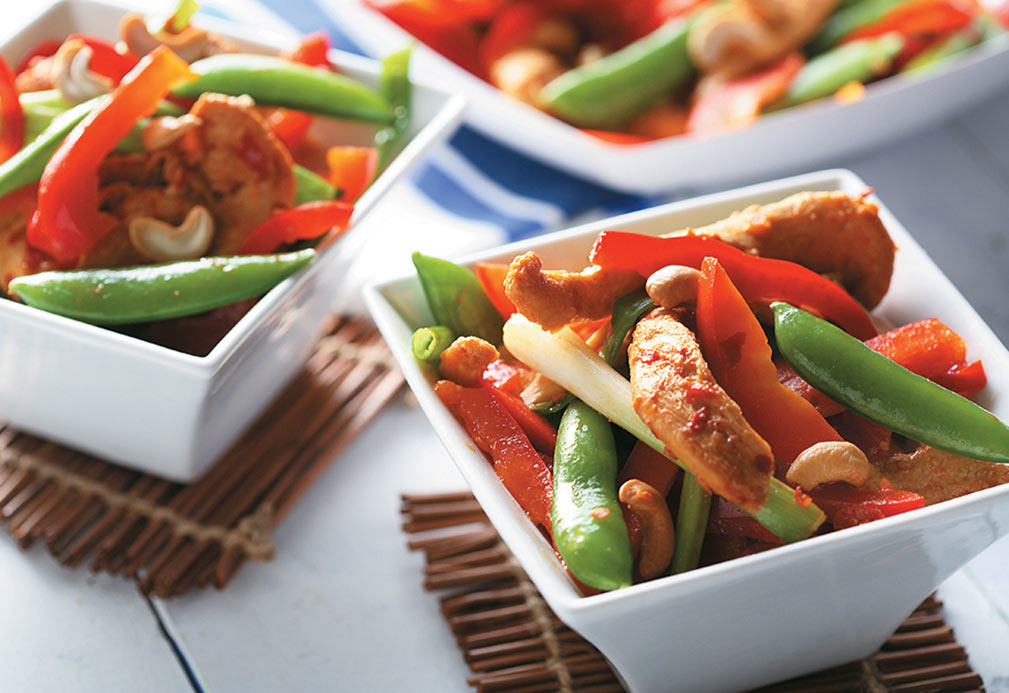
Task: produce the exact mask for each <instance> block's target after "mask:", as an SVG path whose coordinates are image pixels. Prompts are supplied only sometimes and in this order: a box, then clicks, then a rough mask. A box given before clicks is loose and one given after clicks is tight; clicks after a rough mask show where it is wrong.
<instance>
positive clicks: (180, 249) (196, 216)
mask: <svg viewBox="0 0 1009 693" xmlns="http://www.w3.org/2000/svg"><path fill="white" fill-rule="evenodd" d="M129 235H130V243H132V244H133V247H134V248H136V249H137V251H138V252H139V253H140V254H141V255H143V256H144V257H146V258H148V259H150V260H154V261H155V262H172V261H175V260H191V259H193V258H198V257H200V256H202V255H203V254H204V253H205V252H207V248H209V247H210V241H212V240H213V238H214V218H213V217H212V216H211V215H210V210H208V209H207V208H206V207H204V206H202V205H195V206H194V207H193V208H192V209H190V210H189V213H188V214H186V218H185V219H183V221H182V223H181V224H179V225H178V226H172V225H171V224H167V223H165V222H163V221H161V220H160V219H154V218H152V217H136V218H134V219H132V220H131V221H130V226H129Z"/></svg>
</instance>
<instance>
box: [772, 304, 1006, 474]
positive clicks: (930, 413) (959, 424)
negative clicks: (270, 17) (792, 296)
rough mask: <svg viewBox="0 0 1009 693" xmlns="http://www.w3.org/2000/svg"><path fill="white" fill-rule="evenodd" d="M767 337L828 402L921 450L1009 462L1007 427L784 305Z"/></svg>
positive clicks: (774, 306) (776, 307) (778, 309)
mask: <svg viewBox="0 0 1009 693" xmlns="http://www.w3.org/2000/svg"><path fill="white" fill-rule="evenodd" d="M771 308H772V310H773V312H774V336H775V339H776V340H777V343H778V349H779V350H780V351H781V355H782V356H784V357H785V360H786V361H788V363H789V365H791V366H792V368H794V369H795V372H796V373H798V374H799V375H801V376H802V377H803V378H804V379H805V380H806V381H807V382H808V383H809V384H810V385H812V386H813V387H815V388H816V389H817V390H820V391H821V392H823V393H824V394H825V395H827V396H828V397H830V398H831V399H833V400H835V401H837V402H840V403H841V404H843V405H845V406H846V407H848V408H849V409H851V410H852V411H854V412H855V413H857V414H860V415H861V416H864V417H865V418H867V419H870V420H872V421H875V422H877V423H879V424H882V425H883V426H885V427H887V428H889V429H890V430H891V431H895V432H897V433H900V434H901V435H904V436H907V437H908V438H911V439H912V440H916V441H918V442H920V443H925V444H927V445H931V446H932V447H935V448H939V449H940V450H946V451H948V452H952V453H956V454H958V455H963V456H964V457H970V458H973V459H978V460H987V461H989V462H1009V426H1006V425H1005V424H1004V423H1002V422H1001V421H999V420H998V419H997V418H995V416H994V415H992V414H991V413H989V412H987V411H985V410H984V409H982V408H981V407H979V406H978V405H976V404H974V403H973V402H971V401H970V400H969V399H966V398H964V397H961V396H960V395H958V394H956V393H955V392H951V391H950V390H947V389H946V388H944V387H942V386H940V385H936V384H935V383H933V382H932V381H931V380H927V379H926V378H922V377H921V376H919V375H915V374H914V373H912V372H911V371H909V370H907V369H906V368H904V367H903V366H900V365H898V364H896V363H894V362H893V361H891V360H890V359H888V358H886V357H885V356H883V355H882V354H879V353H877V352H875V351H873V350H872V349H870V348H869V347H867V346H865V344H863V343H862V342H860V341H858V340H857V339H855V338H854V337H852V336H850V335H848V334H847V333H845V332H844V331H843V330H841V329H839V328H837V327H835V326H834V325H831V324H830V323H828V322H826V321H824V320H821V319H819V318H817V317H814V316H813V315H811V314H809V313H807V312H805V311H803V310H799V309H798V308H795V307H793V306H791V305H789V304H787V303H772V304H771Z"/></svg>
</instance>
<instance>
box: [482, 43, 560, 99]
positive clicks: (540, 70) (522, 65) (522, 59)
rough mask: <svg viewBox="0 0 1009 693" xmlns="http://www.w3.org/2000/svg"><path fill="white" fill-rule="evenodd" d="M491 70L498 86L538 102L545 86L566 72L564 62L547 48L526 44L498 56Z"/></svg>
mask: <svg viewBox="0 0 1009 693" xmlns="http://www.w3.org/2000/svg"><path fill="white" fill-rule="evenodd" d="M489 72H490V81H491V83H492V84H494V86H496V87H497V88H498V89H500V90H501V91H503V92H505V93H506V94H509V95H511V96H514V97H515V98H516V99H519V100H520V101H525V102H526V103H528V104H532V105H533V106H536V105H538V104H539V102H540V92H541V91H542V89H543V87H544V86H546V84H547V83H548V82H550V81H552V80H553V79H554V78H555V77H559V76H560V75H561V74H562V73H563V72H564V65H563V64H562V63H561V61H560V59H559V58H558V57H557V56H556V55H554V54H553V53H551V52H550V51H548V50H546V49H544V48H538V47H536V46H523V47H522V48H518V49H516V50H513V51H512V52H510V53H506V54H505V55H503V56H501V57H500V58H498V59H497V60H495V61H494V63H493V64H492V65H491V66H490V70H489Z"/></svg>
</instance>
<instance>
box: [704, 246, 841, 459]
mask: <svg viewBox="0 0 1009 693" xmlns="http://www.w3.org/2000/svg"><path fill="white" fill-rule="evenodd" d="M697 338H698V341H699V342H700V345H701V352H702V353H703V354H704V359H705V361H707V362H708V366H709V367H710V368H711V373H712V375H714V376H715V380H716V381H717V382H718V384H719V385H721V386H722V388H724V389H725V391H726V392H727V393H728V394H729V397H731V398H732V399H733V400H734V401H735V402H736V404H738V405H739V407H740V409H742V410H743V416H744V417H746V420H747V422H749V424H750V425H751V426H753V428H754V430H755V431H756V432H757V433H759V434H760V437H761V438H763V439H764V440H766V441H767V444H768V445H770V446H771V450H772V451H773V452H774V457H775V459H776V460H777V472H778V475H779V476H783V475H784V473H785V472H786V471H788V466H789V465H790V464H791V462H792V460H794V459H795V458H796V457H797V456H798V455H799V453H800V452H802V451H803V450H805V449H806V448H808V447H809V446H810V445H814V444H816V443H822V442H824V441H828V440H838V441H839V440H841V436H839V435H838V434H837V431H835V430H834V429H833V428H831V427H830V424H828V423H827V421H826V420H825V419H824V418H823V417H822V416H820V414H818V413H817V411H816V409H815V408H814V407H813V405H812V404H810V403H809V402H807V401H806V400H804V399H803V398H802V397H801V396H800V395H798V394H796V393H795V392H793V391H792V390H790V389H788V388H787V387H785V386H784V385H782V384H781V383H779V382H778V371H777V368H775V366H774V362H773V360H772V353H771V347H770V345H769V344H768V343H767V337H766V335H765V334H764V330H763V329H762V328H761V327H760V322H759V321H758V320H757V317H756V316H755V315H754V314H753V311H751V310H750V307H749V306H748V305H747V304H746V299H744V298H743V296H742V295H741V294H740V293H739V291H738V290H737V289H736V287H735V286H733V284H732V281H731V280H730V279H729V275H727V274H726V273H725V270H723V269H722V267H721V266H720V265H719V264H718V260H716V259H715V258H713V257H708V258H705V259H704V262H703V263H702V264H701V279H700V282H699V284H698V288H697Z"/></svg>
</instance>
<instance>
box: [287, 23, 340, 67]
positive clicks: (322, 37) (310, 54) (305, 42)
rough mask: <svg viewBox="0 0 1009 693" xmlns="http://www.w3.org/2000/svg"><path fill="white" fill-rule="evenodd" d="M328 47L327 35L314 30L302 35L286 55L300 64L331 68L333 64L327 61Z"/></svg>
mask: <svg viewBox="0 0 1009 693" xmlns="http://www.w3.org/2000/svg"><path fill="white" fill-rule="evenodd" d="M329 48H330V46H329V37H328V36H327V35H326V32H324V31H316V32H315V33H312V34H307V35H305V36H302V37H301V40H300V41H298V45H297V46H296V47H295V48H294V50H292V51H291V52H290V53H288V55H287V57H288V58H290V59H291V60H293V61H294V62H296V63H301V64H302V65H309V66H311V67H325V68H329V69H332V67H333V66H332V65H331V64H330V62H329Z"/></svg>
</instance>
